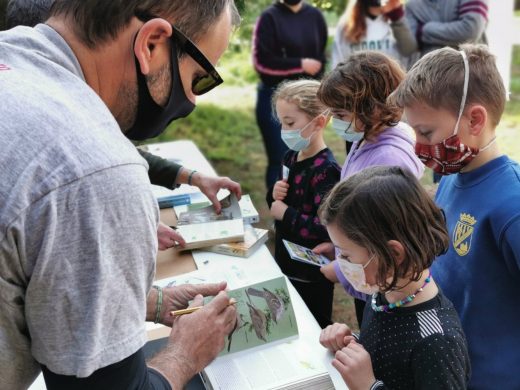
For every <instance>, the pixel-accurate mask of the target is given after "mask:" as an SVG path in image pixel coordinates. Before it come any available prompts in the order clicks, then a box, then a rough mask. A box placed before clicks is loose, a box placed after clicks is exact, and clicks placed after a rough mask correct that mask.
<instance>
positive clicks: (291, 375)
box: [203, 339, 334, 390]
mask: <svg viewBox="0 0 520 390" xmlns="http://www.w3.org/2000/svg"><path fill="white" fill-rule="evenodd" d="M235 356H236V355H229V356H224V357H222V358H219V359H217V360H216V361H215V362H213V363H212V364H211V365H210V366H209V367H207V368H206V369H205V370H204V374H203V378H204V377H205V378H204V379H205V380H206V382H209V383H208V384H207V387H208V388H213V389H214V390H217V389H218V390H224V389H225V390H235V389H236V390H248V389H251V390H252V389H255V390H268V389H277V388H284V387H288V386H290V385H291V384H292V385H293V386H295V387H294V388H301V387H302V386H301V384H302V383H306V382H307V383H308V382H312V381H317V380H318V378H321V382H322V383H323V384H322V385H321V386H319V387H318V388H319V389H320V390H323V389H333V388H334V386H333V385H332V382H331V381H330V378H329V377H328V372H327V369H326V368H325V366H324V364H323V363H322V361H321V360H320V358H319V357H318V356H317V355H316V353H314V350H313V348H312V346H310V345H309V343H308V341H306V340H302V339H298V341H297V342H296V341H295V342H287V343H283V344H279V345H276V346H274V347H273V348H269V349H264V350H262V351H259V352H256V353H251V354H245V355H240V356H239V357H235ZM230 372H231V373H233V375H230V374H229V373H230ZM297 384H300V386H296V385H297Z"/></svg>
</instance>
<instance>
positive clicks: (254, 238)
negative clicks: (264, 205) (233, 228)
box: [203, 225, 269, 257]
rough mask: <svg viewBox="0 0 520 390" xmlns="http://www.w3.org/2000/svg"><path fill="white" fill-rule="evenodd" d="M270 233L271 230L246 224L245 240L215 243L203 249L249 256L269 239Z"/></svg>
mask: <svg viewBox="0 0 520 390" xmlns="http://www.w3.org/2000/svg"><path fill="white" fill-rule="evenodd" d="M268 235H269V230H265V229H258V228H254V227H253V226H251V225H244V240H243V241H240V242H230V243H227V244H219V245H213V246H210V247H207V248H203V250H205V251H208V252H215V253H220V254H222V255H229V256H236V257H249V256H251V255H252V254H253V253H254V252H256V250H257V249H258V248H260V246H261V245H263V244H264V243H265V242H266V241H267V238H268Z"/></svg>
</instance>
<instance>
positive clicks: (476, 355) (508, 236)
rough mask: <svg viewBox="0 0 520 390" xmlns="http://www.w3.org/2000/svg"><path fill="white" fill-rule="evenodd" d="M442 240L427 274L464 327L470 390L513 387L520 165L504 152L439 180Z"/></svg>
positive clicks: (519, 348) (519, 319) (517, 355)
mask: <svg viewBox="0 0 520 390" xmlns="http://www.w3.org/2000/svg"><path fill="white" fill-rule="evenodd" d="M436 200H437V204H438V205H439V207H441V208H442V209H443V210H444V212H445V214H446V221H447V226H448V232H449V234H450V246H449V250H448V252H447V253H446V254H445V255H443V256H440V257H439V258H438V259H437V260H436V261H435V262H434V264H433V266H432V274H433V276H434V278H435V280H436V281H437V283H438V284H439V285H440V287H441V288H442V290H443V292H444V293H445V295H446V296H447V297H448V299H450V300H451V301H452V302H453V305H454V306H455V309H456V310H457V312H458V313H459V316H460V319H461V322H462V327H463V329H464V332H465V333H466V338H467V341H468V349H469V354H470V359H471V365H472V378H471V381H470V386H469V388H471V389H489V390H491V389H520V375H519V374H518V372H517V370H518V368H519V367H520V310H519V309H518V306H517V305H518V297H519V296H520V166H519V165H518V164H517V163H516V162H514V161H511V160H510V159H509V158H508V157H507V156H502V157H499V158H496V159H495V160H492V161H490V162H489V163H487V164H485V165H484V166H482V167H480V168H478V169H476V170H474V171H471V172H468V173H461V174H457V175H452V176H447V177H444V178H443V179H442V180H441V184H440V186H439V190H438V192H437V198H436Z"/></svg>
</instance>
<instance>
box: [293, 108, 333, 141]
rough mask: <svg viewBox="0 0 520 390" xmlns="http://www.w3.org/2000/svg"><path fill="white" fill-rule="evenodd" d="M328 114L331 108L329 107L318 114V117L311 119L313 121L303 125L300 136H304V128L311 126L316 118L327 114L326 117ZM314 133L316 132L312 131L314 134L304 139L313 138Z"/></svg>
mask: <svg viewBox="0 0 520 390" xmlns="http://www.w3.org/2000/svg"><path fill="white" fill-rule="evenodd" d="M328 114H329V110H328V109H327V110H325V111H323V112H322V113H321V114H320V115H318V116H317V117H315V118H313V119H311V121H310V122H309V123H307V124H306V125H305V126H303V127H302V128H301V130H300V136H301V137H302V138H303V136H302V133H303V131H304V130H305V129H306V128H307V126H309V125H310V124H311V123H312V122H314V121H315V120H316V119H318V118H319V117H320V116H322V115H323V116H325V117H327V115H328ZM313 135H314V133H312V134H311V135H310V136H309V138H304V139H311V137H312V136H313Z"/></svg>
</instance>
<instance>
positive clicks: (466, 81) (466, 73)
mask: <svg viewBox="0 0 520 390" xmlns="http://www.w3.org/2000/svg"><path fill="white" fill-rule="evenodd" d="M459 53H460V55H461V56H462V59H463V61H464V89H463V92H462V102H461V104H460V110H459V117H458V118H457V123H455V131H454V132H453V135H456V134H457V133H458V132H459V123H460V120H461V118H462V113H463V112H464V107H465V106H466V97H467V95H468V85H469V62H468V57H467V55H466V52H465V51H464V50H461V51H459Z"/></svg>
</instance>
